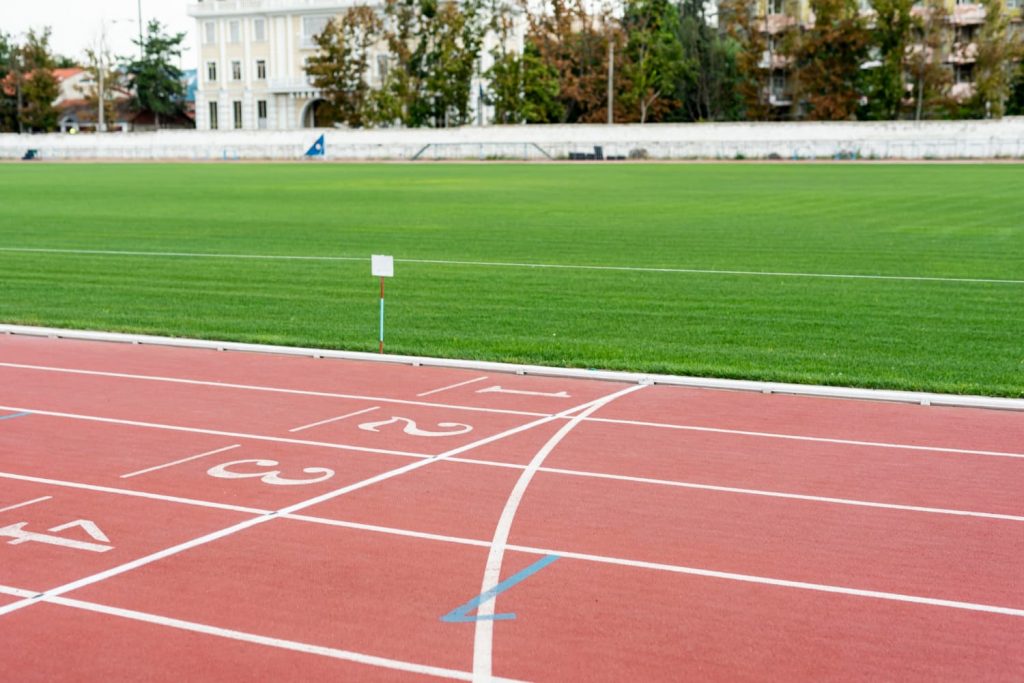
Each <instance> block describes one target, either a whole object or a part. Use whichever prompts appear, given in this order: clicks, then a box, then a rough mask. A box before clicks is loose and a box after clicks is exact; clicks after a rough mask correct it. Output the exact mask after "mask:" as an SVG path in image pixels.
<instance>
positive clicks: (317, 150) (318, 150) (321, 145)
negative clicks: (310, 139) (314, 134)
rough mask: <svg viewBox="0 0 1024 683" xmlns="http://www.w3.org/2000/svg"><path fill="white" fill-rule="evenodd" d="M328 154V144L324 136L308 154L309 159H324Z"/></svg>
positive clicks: (314, 144) (317, 140) (319, 138)
mask: <svg viewBox="0 0 1024 683" xmlns="http://www.w3.org/2000/svg"><path fill="white" fill-rule="evenodd" d="M326 154H327V143H325V142H324V136H323V135H321V136H320V137H318V138H317V139H316V142H314V143H313V146H312V147H310V148H309V150H308V151H307V152H306V156H307V157H322V156H325V155H326Z"/></svg>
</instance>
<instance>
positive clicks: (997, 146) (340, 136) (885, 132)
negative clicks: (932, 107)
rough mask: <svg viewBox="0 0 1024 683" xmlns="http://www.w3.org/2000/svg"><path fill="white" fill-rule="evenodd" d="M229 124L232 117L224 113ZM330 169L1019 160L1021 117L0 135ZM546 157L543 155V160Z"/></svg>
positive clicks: (16, 150) (9, 148)
mask: <svg viewBox="0 0 1024 683" xmlns="http://www.w3.org/2000/svg"><path fill="white" fill-rule="evenodd" d="M225 115H227V116H230V111H228V112H226V114H225ZM321 134H326V136H327V156H328V158H329V159H411V158H413V157H414V156H415V155H416V154H417V153H420V155H421V156H420V158H422V159H448V158H450V159H458V158H467V159H476V158H495V157H510V158H524V157H526V158H531V159H544V158H546V157H545V154H544V153H545V152H546V153H547V154H548V155H550V156H551V157H554V158H565V157H567V156H568V154H569V153H570V152H592V151H593V147H594V145H601V146H602V147H604V153H605V154H606V155H623V156H627V155H629V153H630V151H632V150H637V149H643V150H646V151H647V154H648V156H649V157H650V158H654V159H689V158H702V159H733V158H736V157H737V156H740V155H742V156H743V157H746V158H748V159H758V158H768V157H769V156H770V155H777V156H778V157H781V158H783V159H791V158H794V157H798V158H832V157H833V156H835V155H836V154H839V153H855V154H857V155H858V156H859V157H860V158H879V159H931V158H934V159H955V158H982V159H985V158H988V159H991V158H1024V117H1009V118H1005V119H1002V120H998V121H927V122H922V123H913V122H881V123H876V122H839V123H831V122H829V123H825V122H820V123H818V122H815V123H703V124H648V125H638V124H632V125H614V126H606V125H565V126H559V125H550V126H548V125H545V126H525V125H524V126H484V127H476V126H469V127H465V128H458V129H440V130H435V129H387V130H346V129H323V130H293V131H231V130H223V131H159V132H154V133H121V134H117V133H115V134H108V135H103V136H96V135H76V136H70V135H61V134H56V133H54V134H48V135H32V136H29V135H23V136H19V135H14V134H9V135H0V158H4V159H16V158H20V157H21V156H22V154H24V153H25V150H27V149H29V148H33V149H38V150H40V153H41V156H42V158H44V159H55V160H59V159H140V160H145V159H185V160H217V159H230V160H235V159H282V160H283V159H297V158H300V157H301V156H302V154H303V152H305V150H306V149H308V148H309V146H310V145H312V144H313V142H314V141H315V140H316V138H317V137H318V136H319V135H321ZM541 150H543V152H542V151H541Z"/></svg>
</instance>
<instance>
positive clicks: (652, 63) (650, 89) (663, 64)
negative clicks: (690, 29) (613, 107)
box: [622, 0, 696, 123]
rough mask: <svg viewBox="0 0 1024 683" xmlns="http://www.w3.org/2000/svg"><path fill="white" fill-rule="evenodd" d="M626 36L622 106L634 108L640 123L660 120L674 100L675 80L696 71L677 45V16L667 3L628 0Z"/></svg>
mask: <svg viewBox="0 0 1024 683" xmlns="http://www.w3.org/2000/svg"><path fill="white" fill-rule="evenodd" d="M622 24H623V29H624V30H625V32H626V35H627V36H628V42H627V43H626V55H627V58H628V61H627V63H626V66H625V71H626V73H625V76H626V77H627V78H628V80H629V87H628V89H627V90H626V91H625V92H624V93H623V98H624V103H625V104H630V105H632V106H634V107H636V111H637V113H638V114H639V117H640V123H645V122H646V121H647V118H648V116H653V117H655V118H659V117H660V116H662V115H663V114H664V113H665V112H666V111H668V110H669V109H670V108H671V107H672V106H673V105H674V104H675V101H674V100H673V99H672V97H671V96H672V95H673V94H674V92H675V90H676V85H677V83H678V81H679V80H680V79H681V78H682V76H683V75H684V74H685V73H686V72H687V71H692V70H694V69H695V67H696V65H695V64H694V63H693V59H692V58H691V59H684V56H683V48H682V45H681V44H680V43H679V13H678V11H677V9H676V8H675V7H673V6H672V4H670V3H669V1H668V0H627V2H626V7H625V13H624V15H623V18H622Z"/></svg>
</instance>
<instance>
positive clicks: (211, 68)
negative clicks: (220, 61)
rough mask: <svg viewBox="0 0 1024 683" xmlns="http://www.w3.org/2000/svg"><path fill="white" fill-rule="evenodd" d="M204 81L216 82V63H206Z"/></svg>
mask: <svg viewBox="0 0 1024 683" xmlns="http://www.w3.org/2000/svg"><path fill="white" fill-rule="evenodd" d="M206 80H208V81H216V80H217V62H207V63H206Z"/></svg>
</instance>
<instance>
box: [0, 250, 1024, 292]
mask: <svg viewBox="0 0 1024 683" xmlns="http://www.w3.org/2000/svg"><path fill="white" fill-rule="evenodd" d="M0 251H7V252H15V253H42V254H81V255H94V256H151V257H186V258H222V259H261V260H269V261H366V260H368V259H369V257H367V256H361V257H360V256H302V255H296V256H291V255H286V254H217V253H209V252H177V251H115V250H110V249H45V248H33V247H0ZM395 261H398V262H400V263H420V264H425V265H442V266H477V267H484V268H539V269H552V270H596V271H622V272H636V273H684V274H696V275H749V276H756V277H810V278H831V279H850V280H897V281H899V280H909V281H920V282H981V283H997V284H1012V285H1024V280H1004V279H994V278H971V277H941V276H926V275H875V274H870V273H801V272H785V271H764V270H718V269H713V268H672V267H664V268H654V267H645V266H613V265H583V264H572V263H515V262H508V261H452V260H442V259H413V258H403V259H395Z"/></svg>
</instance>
